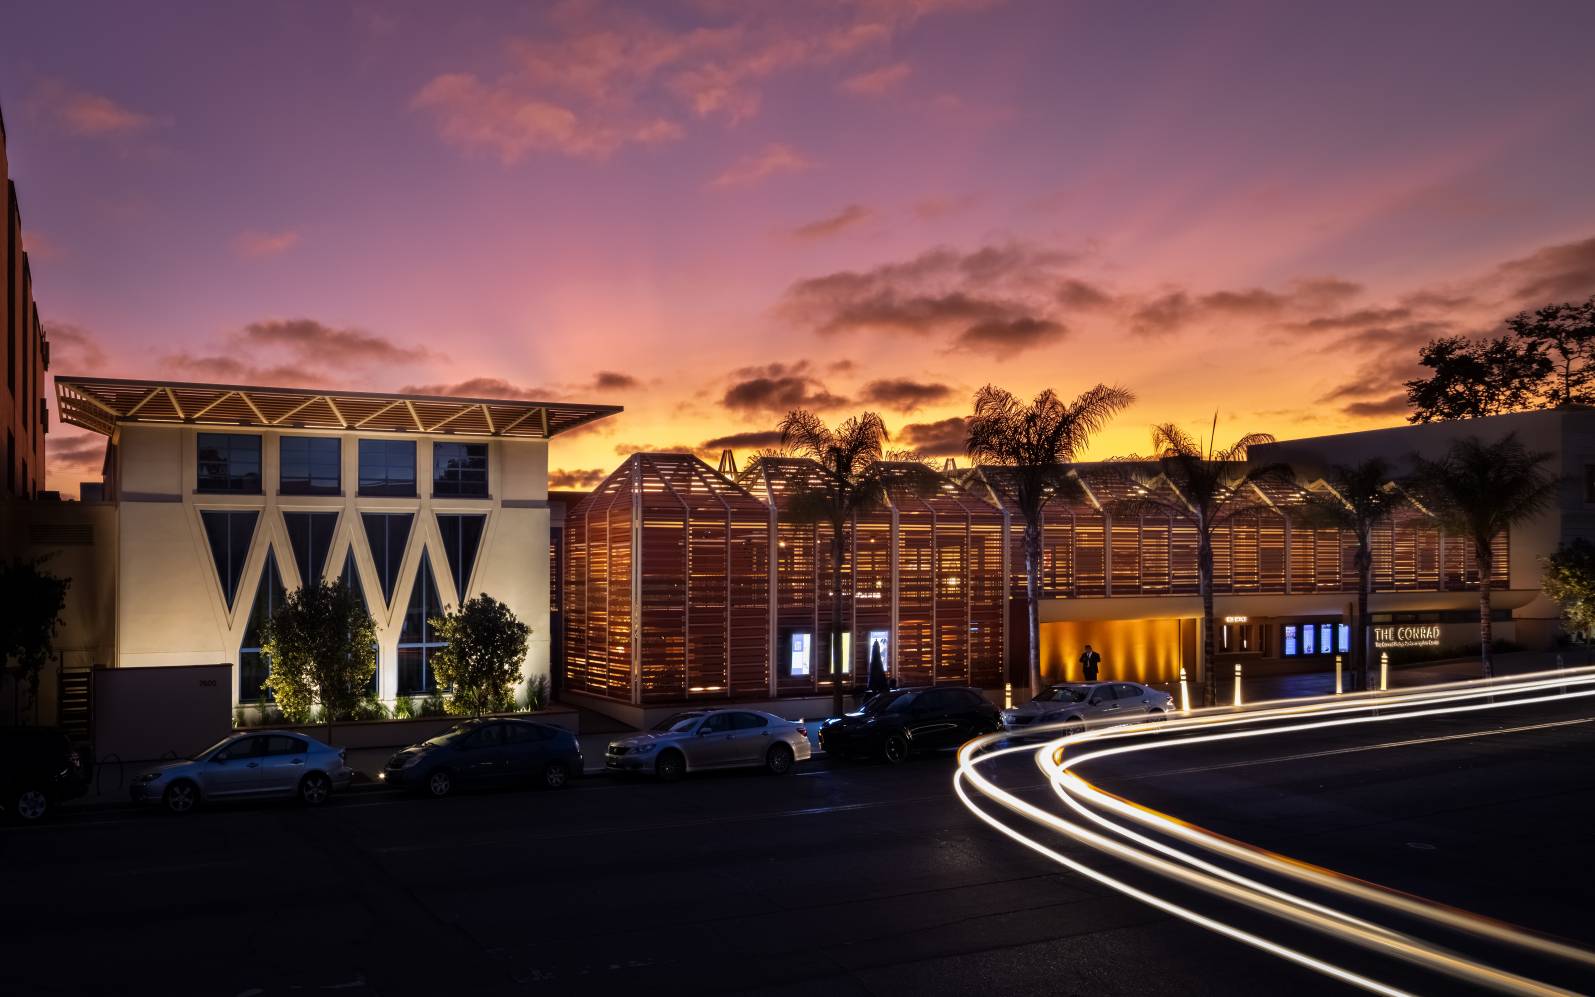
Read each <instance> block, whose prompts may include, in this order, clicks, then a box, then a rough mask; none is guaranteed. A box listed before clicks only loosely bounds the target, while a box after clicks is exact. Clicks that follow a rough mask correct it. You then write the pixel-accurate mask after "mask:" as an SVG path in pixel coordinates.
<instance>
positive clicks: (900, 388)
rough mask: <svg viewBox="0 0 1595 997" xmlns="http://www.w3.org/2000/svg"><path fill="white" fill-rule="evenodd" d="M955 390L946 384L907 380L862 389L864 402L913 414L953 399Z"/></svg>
mask: <svg viewBox="0 0 1595 997" xmlns="http://www.w3.org/2000/svg"><path fill="white" fill-rule="evenodd" d="M952 394H953V389H952V388H950V387H948V386H947V385H945V384H938V383H936V382H925V381H910V380H908V379H907V378H901V377H899V378H888V379H885V380H880V381H871V382H870V383H868V384H866V385H864V387H863V388H861V389H860V397H862V398H863V400H864V401H867V402H874V403H876V404H877V405H885V406H886V407H888V408H893V409H896V410H897V411H899V412H912V411H914V410H915V409H918V408H920V407H922V406H925V405H934V404H935V403H937V402H942V401H946V400H947V399H948V398H951V397H952Z"/></svg>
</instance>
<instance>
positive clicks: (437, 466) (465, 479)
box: [432, 443, 487, 498]
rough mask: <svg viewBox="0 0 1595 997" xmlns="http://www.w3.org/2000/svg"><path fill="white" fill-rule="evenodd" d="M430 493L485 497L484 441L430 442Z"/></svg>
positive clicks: (485, 463)
mask: <svg viewBox="0 0 1595 997" xmlns="http://www.w3.org/2000/svg"><path fill="white" fill-rule="evenodd" d="M432 494H434V495H467V496H477V497H483V498H485V497H486V496H487V444H486V443H434V444H432Z"/></svg>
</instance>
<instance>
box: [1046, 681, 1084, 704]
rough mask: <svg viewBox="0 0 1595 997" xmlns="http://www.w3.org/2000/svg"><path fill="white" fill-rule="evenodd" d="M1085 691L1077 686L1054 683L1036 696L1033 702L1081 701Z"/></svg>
mask: <svg viewBox="0 0 1595 997" xmlns="http://www.w3.org/2000/svg"><path fill="white" fill-rule="evenodd" d="M1085 697H1086V691H1085V690H1084V689H1081V688H1079V687H1078V686H1072V685H1055V686H1053V687H1052V688H1050V689H1047V690H1045V691H1043V692H1042V693H1041V695H1039V696H1037V697H1036V698H1035V699H1034V700H1033V702H1037V703H1083V702H1085Z"/></svg>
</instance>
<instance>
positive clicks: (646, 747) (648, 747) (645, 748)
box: [631, 742, 659, 755]
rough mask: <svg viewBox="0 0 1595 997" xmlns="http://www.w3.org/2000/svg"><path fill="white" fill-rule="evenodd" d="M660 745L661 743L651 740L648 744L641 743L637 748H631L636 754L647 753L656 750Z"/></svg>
mask: <svg viewBox="0 0 1595 997" xmlns="http://www.w3.org/2000/svg"><path fill="white" fill-rule="evenodd" d="M658 747H659V745H657V744H654V743H652V742H650V743H648V744H639V745H637V746H636V747H635V748H632V749H631V753H632V754H634V755H646V754H647V753H648V752H650V751H654V750H656V749H657V748H658Z"/></svg>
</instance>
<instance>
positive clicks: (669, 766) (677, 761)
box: [654, 751, 687, 782]
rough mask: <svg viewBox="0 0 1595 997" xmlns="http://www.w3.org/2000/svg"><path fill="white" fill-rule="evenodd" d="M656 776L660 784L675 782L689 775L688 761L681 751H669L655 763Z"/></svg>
mask: <svg viewBox="0 0 1595 997" xmlns="http://www.w3.org/2000/svg"><path fill="white" fill-rule="evenodd" d="M654 774H655V775H657V776H658V777H659V781H660V782H675V781H676V780H677V779H679V778H681V777H682V776H684V775H686V774H687V760H686V759H685V758H683V757H681V752H679V751H667V752H665V753H664V754H662V755H660V756H659V760H658V761H657V762H654Z"/></svg>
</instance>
